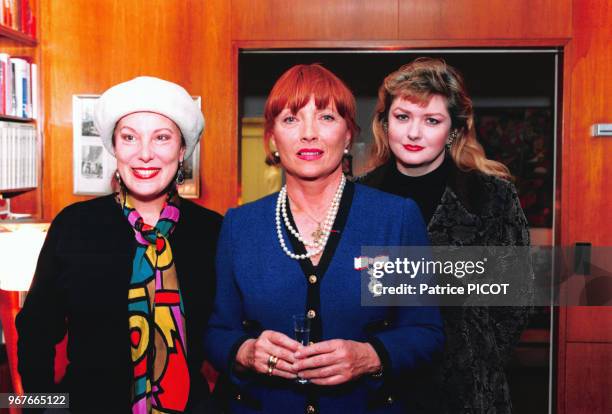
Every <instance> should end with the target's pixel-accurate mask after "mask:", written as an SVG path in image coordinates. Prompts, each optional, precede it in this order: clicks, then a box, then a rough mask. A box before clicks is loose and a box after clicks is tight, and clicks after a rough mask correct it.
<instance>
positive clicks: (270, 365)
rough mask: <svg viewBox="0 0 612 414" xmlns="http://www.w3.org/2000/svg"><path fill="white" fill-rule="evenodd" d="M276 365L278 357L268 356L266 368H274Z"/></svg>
mask: <svg viewBox="0 0 612 414" xmlns="http://www.w3.org/2000/svg"><path fill="white" fill-rule="evenodd" d="M277 363H278V357H277V356H275V355H270V356H269V357H268V368H272V369H274V368H276V364H277Z"/></svg>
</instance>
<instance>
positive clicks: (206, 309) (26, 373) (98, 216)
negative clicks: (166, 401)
mask: <svg viewBox="0 0 612 414" xmlns="http://www.w3.org/2000/svg"><path fill="white" fill-rule="evenodd" d="M179 208H180V218H179V221H178V223H177V225H176V228H175V230H174V232H173V233H172V235H171V236H170V238H169V240H170V245H171V247H172V252H173V254H174V260H175V265H176V270H177V274H178V278H179V284H180V289H181V295H182V298H183V303H184V307H185V316H186V336H187V359H188V365H189V371H190V376H191V390H190V395H189V403H188V409H193V408H194V407H195V406H199V405H201V404H202V403H203V402H204V401H205V400H207V399H208V395H209V389H208V385H207V383H206V380H205V378H203V376H202V374H201V373H200V368H201V366H202V362H203V360H204V355H203V345H202V337H203V332H204V329H205V326H206V323H207V321H208V316H209V315H210V313H211V310H212V303H213V299H214V290H215V270H214V258H215V250H216V244H217V237H218V234H219V231H220V226H221V216H220V215H219V214H217V213H215V212H212V211H210V210H207V209H205V208H202V207H200V206H198V205H196V204H194V203H192V202H190V201H187V200H183V199H181V201H180V206H179ZM135 248H136V240H135V238H134V231H133V230H132V228H131V226H130V224H129V223H128V221H127V220H126V219H125V218H124V216H123V213H122V211H121V209H120V207H119V206H118V205H117V203H116V202H115V200H114V197H113V196H112V195H111V196H106V197H100V198H96V199H93V200H89V201H85V202H80V203H76V204H73V205H71V206H68V207H67V208H65V209H64V210H63V211H62V212H60V213H59V214H58V216H57V217H56V218H55V220H53V223H52V224H51V227H50V228H49V233H48V234H47V238H46V240H45V244H44V246H43V248H42V251H41V253H40V257H39V260H38V266H37V268H36V273H35V276H34V281H33V282H32V286H31V288H30V291H29V293H28V296H27V299H26V302H25V304H24V307H23V309H22V310H21V312H20V313H19V315H18V316H17V322H16V324H17V330H18V333H19V342H18V357H19V373H20V374H21V378H22V381H23V386H24V389H25V391H26V392H68V393H70V410H71V412H96V411H99V412H106V413H121V412H129V411H130V399H131V388H130V387H131V378H132V368H131V360H130V343H129V335H128V316H127V315H128V295H127V293H128V288H129V282H130V276H131V272H132V261H133V257H134V251H135ZM66 333H68V359H69V365H68V367H67V371H66V375H65V377H64V379H63V380H62V382H61V383H60V384H57V385H56V384H54V381H53V375H54V355H55V344H56V343H57V342H59V341H60V340H61V339H62V338H63V337H64V335H65V334H66Z"/></svg>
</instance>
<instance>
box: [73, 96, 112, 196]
mask: <svg viewBox="0 0 612 414" xmlns="http://www.w3.org/2000/svg"><path fill="white" fill-rule="evenodd" d="M97 99H98V95H73V96H72V134H73V136H72V154H73V169H72V174H73V192H74V194H79V195H104V194H110V193H111V192H112V188H111V183H112V178H113V174H114V173H115V170H116V169H117V162H116V160H115V157H113V156H112V155H111V154H109V153H108V152H107V151H106V150H105V149H104V146H103V145H102V140H101V139H100V136H99V134H98V131H96V128H95V126H94V122H93V110H94V105H95V103H96V100H97Z"/></svg>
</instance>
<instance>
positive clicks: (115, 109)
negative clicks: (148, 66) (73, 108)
mask: <svg viewBox="0 0 612 414" xmlns="http://www.w3.org/2000/svg"><path fill="white" fill-rule="evenodd" d="M135 112H154V113H157V114H160V115H163V116H165V117H167V118H169V119H171V120H172V121H174V123H175V124H176V125H177V126H178V127H179V129H180V130H181V133H182V134H183V138H184V139H185V144H186V145H187V148H186V151H185V158H189V157H190V156H191V154H192V153H193V150H194V149H195V147H196V145H197V144H198V141H199V140H200V136H201V135H202V131H203V130H204V115H202V111H201V110H200V108H199V107H198V104H197V103H196V102H195V101H194V100H193V98H192V97H191V96H190V95H189V93H187V91H186V90H185V89H184V88H183V87H182V86H179V85H177V84H176V83H172V82H168V81H165V80H163V79H159V78H154V77H151V76H139V77H137V78H134V79H132V80H129V81H127V82H123V83H120V84H118V85H115V86H113V87H111V88H110V89H108V90H107V91H106V92H104V93H103V94H102V96H100V99H98V101H97V102H96V107H95V109H94V124H95V126H96V129H97V130H98V133H99V134H100V138H102V143H103V144H104V147H105V148H106V149H107V150H108V151H109V152H110V153H111V154H113V155H114V154H115V151H114V149H113V133H114V131H115V126H116V125H117V122H118V121H119V120H120V119H121V118H123V117H124V116H126V115H129V114H133V113H135Z"/></svg>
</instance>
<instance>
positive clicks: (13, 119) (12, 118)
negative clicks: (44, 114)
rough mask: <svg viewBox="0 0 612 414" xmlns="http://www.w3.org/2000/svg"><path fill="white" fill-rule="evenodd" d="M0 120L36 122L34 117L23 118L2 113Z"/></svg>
mask: <svg viewBox="0 0 612 414" xmlns="http://www.w3.org/2000/svg"><path fill="white" fill-rule="evenodd" d="M0 121H15V122H34V121H36V119H34V118H23V117H21V116H14V115H3V114H0Z"/></svg>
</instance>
